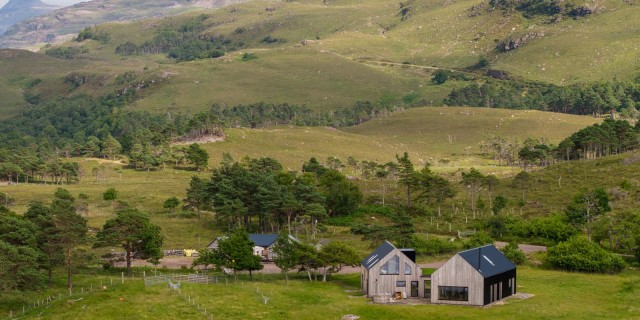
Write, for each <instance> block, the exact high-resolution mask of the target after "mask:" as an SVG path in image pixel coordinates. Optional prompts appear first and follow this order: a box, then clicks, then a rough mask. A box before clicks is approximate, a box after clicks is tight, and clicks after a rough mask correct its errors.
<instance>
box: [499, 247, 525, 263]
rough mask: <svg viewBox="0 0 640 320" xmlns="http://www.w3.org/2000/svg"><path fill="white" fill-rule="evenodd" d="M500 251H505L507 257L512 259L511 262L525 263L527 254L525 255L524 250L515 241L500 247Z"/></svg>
mask: <svg viewBox="0 0 640 320" xmlns="http://www.w3.org/2000/svg"><path fill="white" fill-rule="evenodd" d="M500 251H502V253H504V255H505V257H507V259H509V260H511V262H513V263H515V264H523V263H524V261H525V260H526V256H525V255H524V252H522V250H520V248H518V244H517V243H515V242H512V243H509V244H507V246H506V247H504V248H502V249H500Z"/></svg>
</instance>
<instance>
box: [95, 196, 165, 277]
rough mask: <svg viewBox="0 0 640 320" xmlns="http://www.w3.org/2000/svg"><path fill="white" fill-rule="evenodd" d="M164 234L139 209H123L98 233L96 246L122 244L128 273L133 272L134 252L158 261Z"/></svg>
mask: <svg viewBox="0 0 640 320" xmlns="http://www.w3.org/2000/svg"><path fill="white" fill-rule="evenodd" d="M162 242H163V236H162V234H161V233H160V227H158V226H157V225H154V224H152V223H151V222H150V221H149V217H148V216H147V215H146V214H144V213H142V212H140V211H138V210H137V209H131V208H128V209H123V210H120V211H118V212H117V214H116V217H115V218H112V219H109V220H107V222H106V223H105V224H104V226H103V227H102V230H100V231H99V232H98V233H97V234H96V243H95V244H94V246H95V247H110V246H122V248H124V249H125V251H126V261H127V273H128V274H131V260H132V258H133V253H134V252H135V253H137V254H139V255H140V256H141V258H143V259H148V260H149V261H151V262H154V263H157V262H158V260H159V259H160V258H162V255H163V252H162Z"/></svg>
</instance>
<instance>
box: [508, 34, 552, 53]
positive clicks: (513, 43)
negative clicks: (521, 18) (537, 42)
mask: <svg viewBox="0 0 640 320" xmlns="http://www.w3.org/2000/svg"><path fill="white" fill-rule="evenodd" d="M540 37H544V32H529V33H527V34H525V35H523V36H520V37H512V38H509V39H507V40H505V41H503V42H501V43H500V44H499V45H498V49H499V50H500V51H503V52H507V51H511V50H515V49H517V48H519V47H521V46H523V45H524V44H526V43H527V42H529V41H531V40H533V39H536V38H540Z"/></svg>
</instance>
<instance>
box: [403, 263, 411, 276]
mask: <svg viewBox="0 0 640 320" xmlns="http://www.w3.org/2000/svg"><path fill="white" fill-rule="evenodd" d="M404 274H411V265H409V263H408V262H405V263H404Z"/></svg>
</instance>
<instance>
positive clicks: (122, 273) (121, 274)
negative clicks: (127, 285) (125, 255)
mask: <svg viewBox="0 0 640 320" xmlns="http://www.w3.org/2000/svg"><path fill="white" fill-rule="evenodd" d="M120 276H121V277H122V284H124V272H121V273H120Z"/></svg>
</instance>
